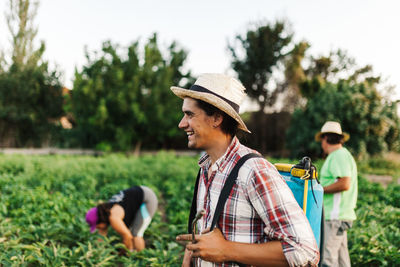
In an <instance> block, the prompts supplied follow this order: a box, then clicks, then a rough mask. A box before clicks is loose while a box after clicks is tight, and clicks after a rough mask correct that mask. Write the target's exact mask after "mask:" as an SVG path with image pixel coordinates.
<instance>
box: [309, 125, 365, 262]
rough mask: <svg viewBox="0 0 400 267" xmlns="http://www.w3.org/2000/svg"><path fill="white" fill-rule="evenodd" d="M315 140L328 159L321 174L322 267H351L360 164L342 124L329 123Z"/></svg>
mask: <svg viewBox="0 0 400 267" xmlns="http://www.w3.org/2000/svg"><path fill="white" fill-rule="evenodd" d="M315 139H316V140H317V141H319V142H321V147H322V150H323V152H324V154H326V155H327V158H326V160H325V162H324V164H323V166H322V169H321V171H320V179H321V184H322V186H323V187H324V213H325V222H324V231H325V234H324V235H325V243H324V251H323V259H322V266H340V267H342V266H343V267H345V266H350V265H351V264H350V257H349V252H348V248H347V232H346V230H347V229H348V228H350V227H351V225H352V222H353V221H354V220H355V219H356V214H355V212H354V209H355V207H356V202H357V191H358V186H357V165H356V162H355V160H354V158H353V156H352V155H351V154H350V152H349V151H348V150H347V149H346V148H345V147H343V143H344V142H346V141H347V140H348V139H349V135H348V134H347V133H344V132H342V128H341V126H340V124H339V123H338V122H334V121H327V122H326V123H325V124H324V125H323V126H322V129H321V132H319V133H317V134H316V135H315Z"/></svg>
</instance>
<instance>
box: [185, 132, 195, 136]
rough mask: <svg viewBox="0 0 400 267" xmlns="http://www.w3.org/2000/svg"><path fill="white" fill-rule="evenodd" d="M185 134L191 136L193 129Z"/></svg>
mask: <svg viewBox="0 0 400 267" xmlns="http://www.w3.org/2000/svg"><path fill="white" fill-rule="evenodd" d="M186 135H187V136H188V137H189V136H192V135H194V132H193V131H190V132H186Z"/></svg>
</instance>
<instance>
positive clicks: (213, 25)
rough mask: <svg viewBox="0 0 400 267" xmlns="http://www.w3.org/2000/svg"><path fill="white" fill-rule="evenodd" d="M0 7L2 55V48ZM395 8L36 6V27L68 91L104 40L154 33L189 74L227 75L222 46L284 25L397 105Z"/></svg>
mask: <svg viewBox="0 0 400 267" xmlns="http://www.w3.org/2000/svg"><path fill="white" fill-rule="evenodd" d="M7 5H8V0H0V48H2V49H8V48H9V42H8V37H9V35H8V30H7V27H6V25H5V18H4V10H5V9H6V7H7ZM399 12H400V1H397V0H390V1H389V0H388V1H385V0H379V1H378V0H336V1H321V0H303V1H299V0H279V1H276V0H274V1H272V0H254V1H252V0H248V1H243V0H242V1H238V0H229V1H227V0H220V1H218V0H213V1H210V0H202V1H190V0H169V1H165V0H164V1H161V0H159V1H155V0H146V1H143V0H142V1H135V0H41V1H40V6H39V9H38V15H37V17H36V20H35V24H36V25H37V26H38V29H39V32H38V36H37V39H38V40H43V41H44V42H45V44H46V52H45V58H46V59H47V60H48V61H49V62H50V63H53V64H57V65H58V69H59V70H60V71H61V72H62V73H64V77H63V82H64V84H65V85H66V86H67V87H69V88H71V87H72V79H73V73H74V68H75V67H77V68H78V69H79V68H80V67H81V66H82V65H83V64H85V63H86V59H85V57H84V47H85V46H87V47H88V49H89V51H94V50H99V49H100V48H101V44H102V42H103V41H106V40H111V41H112V42H113V43H116V44H119V45H121V46H122V47H126V46H128V45H129V44H130V43H132V42H133V41H135V40H137V39H138V38H140V39H141V40H143V41H146V40H147V39H148V38H149V37H150V36H151V35H152V33H154V32H157V33H158V40H159V44H161V45H162V46H166V45H168V44H170V43H171V42H172V41H174V40H175V41H177V42H178V43H179V44H180V46H181V47H183V48H184V49H186V50H187V51H188V52H189V56H188V60H187V62H186V67H187V68H188V69H190V70H192V73H193V74H194V75H198V74H201V73H205V72H225V73H226V72H230V66H229V63H230V60H231V58H230V55H229V53H228V51H227V49H226V47H227V42H228V40H230V41H232V40H233V38H234V36H236V35H237V34H244V33H245V32H246V29H248V26H249V23H251V22H257V21H260V20H266V21H270V22H274V21H275V20H276V19H286V20H288V21H289V22H291V24H292V28H293V31H294V33H295V40H296V41H300V40H306V41H308V42H309V43H310V44H311V48H310V50H309V54H312V55H314V56H318V55H328V53H329V52H330V51H332V50H336V49H338V48H340V49H344V50H346V51H347V52H348V54H349V55H350V56H352V57H354V58H355V59H356V61H357V63H358V65H360V66H361V65H362V66H363V65H365V64H371V65H372V66H373V68H374V72H375V74H381V75H383V77H384V78H387V80H388V82H389V83H390V84H393V85H395V86H396V91H397V96H396V98H397V99H400V72H399V64H400V51H399V50H400V34H399V32H400V30H399V28H400V15H399Z"/></svg>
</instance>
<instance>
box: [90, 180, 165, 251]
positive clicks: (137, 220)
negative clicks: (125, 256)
mask: <svg viewBox="0 0 400 267" xmlns="http://www.w3.org/2000/svg"><path fill="white" fill-rule="evenodd" d="M157 205H158V200H157V197H156V195H155V194H154V192H153V191H152V190H151V189H150V188H148V187H146V186H133V187H131V188H129V189H125V190H122V191H120V192H119V193H118V194H116V195H114V196H112V197H111V199H110V200H109V201H108V202H106V203H101V204H99V205H97V206H96V207H93V208H91V209H90V210H89V211H88V212H87V213H86V222H87V223H88V224H89V226H90V231H91V232H92V233H93V232H94V231H95V230H96V229H97V230H98V232H99V234H101V235H103V236H106V235H107V229H108V226H109V225H110V226H111V227H112V228H113V229H114V230H115V231H116V232H117V233H118V234H119V235H120V236H121V237H122V242H123V243H124V244H125V246H126V247H127V248H128V249H129V250H130V251H133V250H136V251H141V250H142V249H144V248H145V242H144V239H143V234H144V231H145V230H146V228H147V227H148V226H149V224H150V222H151V218H152V217H153V215H154V213H155V212H156V210H157Z"/></svg>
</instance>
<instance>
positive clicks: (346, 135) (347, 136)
mask: <svg viewBox="0 0 400 267" xmlns="http://www.w3.org/2000/svg"><path fill="white" fill-rule="evenodd" d="M324 133H330V132H319V133H317V134H316V135H315V141H317V142H321V135H322V134H324ZM332 133H333V132H332ZM334 134H338V133H334ZM339 135H341V136H343V142H347V141H348V140H349V139H350V135H349V134H348V133H345V132H343V133H342V134H339Z"/></svg>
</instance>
